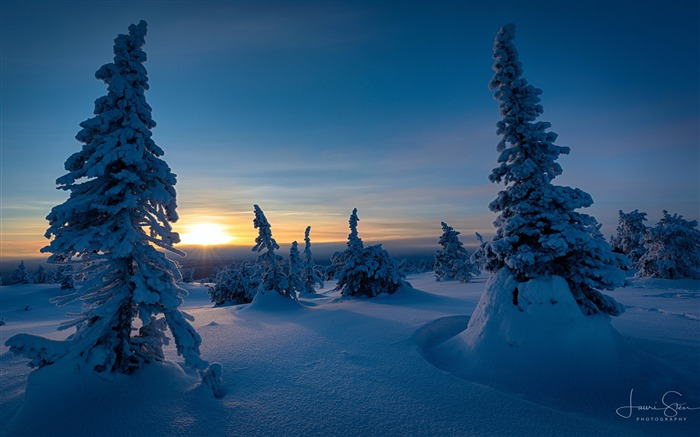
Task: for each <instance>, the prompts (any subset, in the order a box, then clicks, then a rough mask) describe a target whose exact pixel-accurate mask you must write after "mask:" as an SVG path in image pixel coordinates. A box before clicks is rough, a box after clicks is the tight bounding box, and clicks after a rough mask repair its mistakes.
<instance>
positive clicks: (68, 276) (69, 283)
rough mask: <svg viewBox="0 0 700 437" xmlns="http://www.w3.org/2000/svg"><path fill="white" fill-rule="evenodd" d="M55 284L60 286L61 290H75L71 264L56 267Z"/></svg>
mask: <svg viewBox="0 0 700 437" xmlns="http://www.w3.org/2000/svg"><path fill="white" fill-rule="evenodd" d="M56 282H57V283H58V284H60V285H61V290H73V289H75V273H74V271H73V265H72V264H64V265H59V266H58V269H57V270H56Z"/></svg>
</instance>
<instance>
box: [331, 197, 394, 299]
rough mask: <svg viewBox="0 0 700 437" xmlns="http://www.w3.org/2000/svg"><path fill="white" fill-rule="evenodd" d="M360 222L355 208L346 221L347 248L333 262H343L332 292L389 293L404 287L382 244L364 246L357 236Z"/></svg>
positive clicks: (344, 293)
mask: <svg viewBox="0 0 700 437" xmlns="http://www.w3.org/2000/svg"><path fill="white" fill-rule="evenodd" d="M359 220H360V219H359V218H358V217H357V208H355V209H353V211H352V214H351V215H350V220H349V224H350V234H349V235H348V243H347V245H348V247H347V249H345V251H343V252H341V254H342V255H339V256H337V257H336V262H338V260H343V264H342V265H340V269H339V270H338V273H337V279H338V284H337V285H336V287H335V290H341V294H342V295H344V296H359V295H366V296H368V297H375V296H377V295H379V294H381V293H388V294H392V293H394V292H395V291H396V290H398V289H399V288H400V287H401V286H402V285H403V284H404V280H403V279H404V278H405V275H404V274H403V273H402V272H401V270H399V268H398V265H397V262H396V261H395V260H394V259H393V258H392V257H391V256H389V253H388V252H387V251H386V250H384V249H382V245H381V244H377V245H374V246H368V247H363V244H362V240H361V239H360V237H359V236H358V234H357V222H358V221H359Z"/></svg>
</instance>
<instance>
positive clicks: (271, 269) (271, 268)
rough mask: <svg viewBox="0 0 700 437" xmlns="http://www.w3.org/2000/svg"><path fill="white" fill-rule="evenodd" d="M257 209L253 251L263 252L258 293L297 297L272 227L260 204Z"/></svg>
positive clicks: (258, 274)
mask: <svg viewBox="0 0 700 437" xmlns="http://www.w3.org/2000/svg"><path fill="white" fill-rule="evenodd" d="M253 207H254V209H255V219H253V226H255V228H256V229H257V230H258V236H257V238H255V247H253V252H263V250H265V251H264V252H263V253H261V254H260V255H258V261H257V269H258V270H257V273H256V280H257V281H259V283H260V285H259V286H258V293H261V294H265V293H268V292H275V293H278V294H280V295H282V296H286V297H289V298H291V299H296V293H293V292H292V289H291V286H290V285H289V278H288V277H287V273H286V272H285V271H284V266H283V262H284V258H282V257H281V256H279V255H277V254H276V253H275V250H277V249H279V248H280V247H279V245H278V244H277V242H276V241H275V239H274V238H272V227H271V226H270V223H268V221H267V218H265V213H263V211H262V209H260V207H259V206H258V205H253Z"/></svg>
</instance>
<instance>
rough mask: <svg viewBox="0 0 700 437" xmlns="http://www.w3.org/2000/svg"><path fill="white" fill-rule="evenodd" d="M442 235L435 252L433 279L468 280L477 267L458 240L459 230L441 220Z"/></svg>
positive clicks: (474, 274)
mask: <svg viewBox="0 0 700 437" xmlns="http://www.w3.org/2000/svg"><path fill="white" fill-rule="evenodd" d="M440 224H441V225H442V235H441V236H440V239H439V241H438V243H439V244H440V246H442V247H441V248H440V249H438V250H437V252H436V253H435V267H434V268H435V280H436V281H441V280H442V281H450V280H457V281H459V282H469V280H470V279H471V278H472V277H473V276H476V275H478V274H479V273H480V272H479V269H477V268H476V266H475V265H474V264H472V263H471V261H470V260H469V253H467V249H465V248H464V246H463V245H462V242H461V241H460V240H459V234H460V232H459V231H455V230H454V228H453V227H452V226H448V225H447V223H445V222H441V223H440Z"/></svg>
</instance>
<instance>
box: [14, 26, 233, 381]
mask: <svg viewBox="0 0 700 437" xmlns="http://www.w3.org/2000/svg"><path fill="white" fill-rule="evenodd" d="M145 37H146V22H144V21H141V22H140V23H139V24H138V25H131V26H130V27H129V34H128V35H119V36H118V37H117V38H116V39H115V40H114V62H112V63H109V64H105V65H103V66H102V67H101V68H100V69H99V70H97V72H96V73H95V77H96V78H97V79H100V80H102V81H103V82H104V83H105V84H107V95H106V96H104V97H100V98H99V99H97V100H96V101H95V111H94V113H95V116H94V117H92V118H90V119H88V120H86V121H84V122H82V123H81V124H80V126H81V127H82V130H81V131H80V132H78V134H77V136H76V138H77V139H78V141H80V142H81V143H83V146H82V149H81V150H80V151H79V152H76V153H74V154H73V155H72V156H70V157H69V158H68V160H67V161H66V163H65V169H66V170H67V172H68V173H67V174H65V175H64V176H62V177H60V178H59V179H58V180H57V184H58V185H59V187H58V188H59V189H62V190H65V191H68V192H70V197H69V198H68V200H66V201H65V202H64V203H63V204H61V205H58V206H55V207H54V208H53V209H52V210H51V213H50V214H49V215H48V216H47V219H48V221H49V224H50V226H49V228H48V230H47V231H46V237H47V238H51V237H53V240H52V241H51V242H50V244H49V245H48V246H47V247H45V248H43V249H42V251H43V252H50V253H52V255H51V256H50V258H49V261H50V262H54V263H68V262H71V260H73V259H76V258H77V259H80V260H81V261H82V262H84V263H85V266H86V267H85V268H84V270H83V272H84V273H85V275H86V279H85V280H84V281H83V282H81V283H80V284H79V287H78V290H77V291H76V292H75V293H73V294H70V295H67V296H64V297H62V298H60V299H58V300H57V302H58V303H60V304H65V303H68V302H71V301H74V300H80V301H82V303H83V310H82V313H81V314H80V315H79V316H78V317H77V318H76V319H75V320H73V321H70V322H67V323H64V324H63V325H62V326H61V329H67V328H70V327H75V328H76V332H75V334H73V335H72V336H71V337H70V339H69V340H68V342H69V343H68V344H67V347H66V348H64V349H62V350H63V352H65V355H66V358H70V359H73V360H75V361H76V364H77V365H79V366H85V367H87V368H90V369H94V370H95V371H98V372H106V373H110V372H118V373H131V372H133V371H134V370H135V369H137V368H139V367H141V366H142V365H143V364H145V363H149V362H152V361H158V360H161V359H162V354H161V352H160V346H159V345H161V344H163V338H164V331H165V329H166V327H167V328H169V329H170V332H171V333H172V336H173V338H174V340H175V345H176V350H177V353H178V354H179V355H181V356H182V357H183V358H184V360H185V363H186V365H188V366H190V367H192V368H195V369H197V371H199V372H200V374H201V376H202V379H203V381H204V382H205V384H207V385H210V386H211V387H212V389H213V390H214V392H215V394H220V392H219V388H218V387H219V383H220V378H221V376H220V374H221V366H220V365H219V364H212V365H211V366H210V365H209V363H208V362H207V361H205V360H203V359H202V358H201V356H200V349H199V348H200V344H201V338H200V336H199V334H198V333H197V332H196V331H195V329H194V328H193V327H192V325H190V323H189V322H188V319H190V320H191V317H190V316H188V315H186V314H185V313H183V312H182V311H180V310H179V308H178V307H179V306H180V304H181V303H182V296H183V295H185V294H186V292H185V290H183V289H182V288H180V287H179V286H178V285H177V284H176V279H177V277H178V276H179V273H178V271H177V267H176V266H175V264H174V263H173V262H172V261H170V260H169V259H168V258H167V257H166V256H165V255H164V253H163V252H161V251H159V250H156V248H160V249H164V250H166V251H170V252H175V253H180V252H179V251H178V250H176V249H175V248H174V247H173V245H174V244H175V243H178V242H179V236H178V234H177V233H176V232H173V230H172V228H171V225H170V223H171V222H175V221H176V220H177V219H178V215H177V212H176V206H177V204H176V198H175V188H174V185H175V183H176V178H175V175H174V174H173V173H172V171H171V170H170V168H169V167H168V165H167V164H166V163H165V161H163V159H162V158H161V156H163V153H164V152H163V150H162V149H161V148H160V147H158V146H157V145H156V143H155V142H154V141H153V139H152V134H151V129H152V128H154V127H155V126H156V123H155V122H154V121H153V119H152V118H151V107H150V106H149V105H148V103H146V98H145V94H144V93H145V91H146V90H147V89H148V78H147V75H146V69H145V67H144V65H143V63H144V62H145V61H146V53H145V52H144V51H143V49H142V47H143V45H144V43H145ZM159 315H162V316H163V317H161V318H158V316H159ZM136 318H138V319H139V320H140V322H141V324H142V327H141V328H140V329H139V333H138V334H137V335H133V332H134V329H135V326H134V321H135V319H136ZM25 340H26V338H25ZM39 340H45V339H41V338H38V339H37V341H39ZM7 344H8V345H9V346H10V349H11V350H13V351H15V352H18V353H26V352H27V351H28V350H30V349H31V348H27V347H25V346H26V345H24V344H23V341H22V339H21V338H17V337H15V338H11V339H10V340H8V343H7ZM59 349H61V348H59ZM53 356H54V358H55V357H56V355H53ZM30 358H31V357H30Z"/></svg>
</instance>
